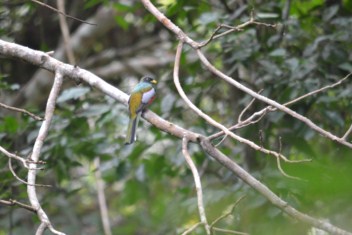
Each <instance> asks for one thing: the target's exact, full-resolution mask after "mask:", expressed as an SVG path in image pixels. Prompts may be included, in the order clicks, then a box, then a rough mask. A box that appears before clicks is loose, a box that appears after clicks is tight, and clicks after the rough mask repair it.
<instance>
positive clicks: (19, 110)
mask: <svg viewBox="0 0 352 235" xmlns="http://www.w3.org/2000/svg"><path fill="white" fill-rule="evenodd" d="M0 107H2V108H4V109H8V110H12V111H15V112H20V113H24V114H27V115H28V116H30V117H31V118H33V119H35V120H37V121H42V120H43V118H42V117H39V116H37V115H35V114H33V113H31V112H29V111H27V110H25V109H20V108H16V107H12V106H9V105H6V104H3V103H0Z"/></svg>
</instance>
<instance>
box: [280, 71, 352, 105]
mask: <svg viewBox="0 0 352 235" xmlns="http://www.w3.org/2000/svg"><path fill="white" fill-rule="evenodd" d="M351 75H352V73H349V74H347V75H346V76H345V77H344V78H342V79H340V80H339V81H337V82H335V83H334V84H331V85H327V86H324V87H322V88H319V89H317V90H315V91H311V92H309V93H307V94H305V95H302V96H300V97H298V98H296V99H294V100H291V101H289V102H287V103H284V104H283V105H285V106H289V105H291V104H293V103H296V102H298V101H300V100H302V99H305V98H307V97H308V96H312V95H315V94H317V93H320V92H322V91H325V90H327V89H331V88H334V87H336V86H338V85H340V84H341V83H343V82H344V81H345V80H346V79H347V78H349V77H350V76H351Z"/></svg>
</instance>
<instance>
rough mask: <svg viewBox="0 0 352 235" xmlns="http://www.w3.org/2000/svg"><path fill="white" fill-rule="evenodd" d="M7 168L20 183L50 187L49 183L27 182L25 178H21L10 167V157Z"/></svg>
mask: <svg viewBox="0 0 352 235" xmlns="http://www.w3.org/2000/svg"><path fill="white" fill-rule="evenodd" d="M9 169H10V171H11V173H12V175H13V176H14V177H15V178H16V179H17V180H18V181H20V182H21V183H24V184H26V185H31V186H37V187H49V188H50V187H51V185H47V184H29V183H28V182H26V181H25V180H23V179H21V178H20V177H19V176H18V175H17V174H16V172H15V171H14V170H13V168H12V162H11V158H9ZM37 170H38V168H37Z"/></svg>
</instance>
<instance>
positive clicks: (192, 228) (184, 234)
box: [181, 222, 203, 235]
mask: <svg viewBox="0 0 352 235" xmlns="http://www.w3.org/2000/svg"><path fill="white" fill-rule="evenodd" d="M201 224H203V223H202V222H199V223H196V224H194V225H193V226H192V227H190V228H189V229H187V230H186V231H184V232H183V233H182V234H181V235H187V234H189V233H191V232H193V230H195V229H196V228H197V227H198V226H199V225H201Z"/></svg>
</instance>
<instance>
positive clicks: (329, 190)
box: [0, 0, 352, 234]
mask: <svg viewBox="0 0 352 235" xmlns="http://www.w3.org/2000/svg"><path fill="white" fill-rule="evenodd" d="M47 3H48V4H52V5H53V6H55V1H47ZM155 4H156V5H157V6H158V8H159V9H161V10H162V11H163V12H164V13H165V15H166V16H168V17H169V18H170V19H172V21H173V22H175V23H176V24H177V25H178V26H180V28H182V29H183V30H184V31H185V32H186V33H187V34H188V35H190V36H191V37H192V38H193V39H195V40H198V41H203V40H206V39H207V38H209V37H210V35H211V34H212V32H213V30H215V28H216V26H217V25H218V24H219V23H223V24H228V25H237V24H240V23H243V22H245V21H246V20H248V19H249V17H250V14H251V12H254V15H255V17H256V19H257V20H258V21H261V22H266V23H272V24H278V27H277V28H276V29H272V28H268V27H263V26H251V27H248V28H246V29H245V30H244V31H241V32H235V33H232V34H229V35H227V36H224V37H221V38H219V39H216V40H214V41H213V42H212V43H210V44H209V45H208V46H207V47H206V48H205V49H204V51H205V53H206V54H207V56H208V57H209V58H211V60H212V62H213V63H215V64H216V66H217V67H218V68H221V69H222V70H223V71H224V72H225V73H226V74H228V75H231V76H232V77H233V78H235V79H236V80H239V81H241V83H242V84H244V85H246V86H248V87H250V88H251V89H253V90H256V91H259V90H261V89H263V91H262V94H263V95H265V96H268V97H270V98H272V99H274V100H277V101H278V102H280V103H284V102H287V101H289V100H291V99H294V98H295V97H298V96H300V95H303V94H305V93H307V92H309V91H312V90H315V89H317V88H320V87H323V86H325V85H328V84H332V83H334V82H336V81H337V80H339V79H341V78H343V77H344V76H345V75H346V74H347V73H349V72H352V53H351V51H352V41H351V38H352V30H351V24H352V16H351V13H352V10H351V9H352V1H350V0H345V1H329V0H326V1H323V0H312V1H292V2H291V3H290V5H289V8H287V6H288V5H287V2H286V1H283V0H282V1H264V0H263V1H261V0H252V1H235V2H231V3H230V2H229V1H195V0H190V1H184V0H180V1H174V0H159V1H156V2H155ZM66 5H67V7H66V8H67V9H70V10H68V13H69V14H71V15H74V16H75V17H78V18H82V19H87V18H89V17H90V16H92V15H93V14H94V13H95V12H96V11H97V9H99V7H101V6H103V5H105V6H107V7H112V8H114V9H115V10H116V12H117V14H116V16H115V26H114V27H113V28H112V29H111V30H109V32H108V33H107V34H106V35H105V36H104V37H103V38H101V39H100V40H96V41H95V42H94V43H93V46H92V47H90V48H86V51H85V52H84V54H83V55H84V56H81V58H77V61H78V62H77V64H78V65H79V66H80V67H82V68H85V69H88V70H91V71H93V72H94V71H99V68H101V67H103V66H104V65H106V64H108V63H109V62H110V61H111V60H114V61H125V60H126V61H127V60H129V59H131V58H137V59H138V58H140V56H144V55H153V56H155V57H156V58H157V59H158V61H162V60H163V59H165V58H169V57H171V58H172V57H173V54H174V53H175V46H176V38H175V37H174V35H172V34H171V33H170V32H169V31H167V30H166V29H165V28H163V26H162V25H160V23H158V22H157V21H156V19H155V18H154V17H153V16H151V15H150V14H149V13H148V12H147V11H146V10H145V9H144V8H143V6H142V5H141V3H139V2H137V1H112V2H111V1H101V0H87V1H72V2H71V1H67V3H66ZM287 9H288V14H287V15H285V13H284V12H285V10H287ZM0 16H1V18H0V25H1V27H0V36H1V38H2V39H5V40H10V41H14V42H16V43H19V44H22V45H25V46H28V47H30V48H34V49H39V50H44V51H50V50H55V48H56V47H57V46H58V45H59V43H60V40H61V33H60V28H59V24H58V17H57V15H56V14H55V13H53V12H51V11H50V10H48V9H46V8H43V7H41V6H38V5H36V4H34V3H30V2H26V3H24V2H23V1H3V4H1V6H0ZM80 24H81V23H80V22H77V21H72V20H70V21H69V27H70V30H71V31H72V32H74V31H75V30H76V29H77V28H78V27H79V25H80ZM98 27H99V26H98ZM150 41H151V42H152V43H150ZM143 43H145V44H148V43H150V44H148V45H150V46H146V47H143V46H141V47H140V48H138V49H134V50H131V52H129V53H126V52H124V50H125V51H127V50H128V49H131V48H132V49H133V48H136V45H143ZM109 50H110V51H115V52H116V51H117V52H119V53H120V54H119V53H117V54H115V56H113V57H110V58H109V57H107V56H106V55H107V54H106V53H105V52H107V51H109ZM122 52H124V53H122ZM104 53H105V54H104ZM98 56H101V57H98ZM97 58H98V59H97ZM89 61H94V63H89ZM181 62H182V64H181V75H182V76H181V77H182V81H181V83H182V85H183V88H184V89H185V91H186V92H187V94H188V95H189V97H190V98H191V100H192V101H194V103H195V104H196V105H197V106H198V107H200V108H201V109H202V110H204V111H205V112H206V113H208V114H209V115H211V116H212V117H213V118H214V119H216V120H217V121H219V122H221V123H223V124H225V125H227V126H230V125H231V124H234V123H235V120H237V117H238V115H239V113H240V112H241V110H243V108H244V107H245V106H246V105H247V104H248V103H249V101H250V100H251V97H249V96H248V95H246V94H244V93H243V92H241V91H239V90H236V89H235V88H233V87H230V86H228V84H226V83H225V82H222V81H220V80H219V79H218V78H216V77H214V75H212V74H210V73H209V72H208V71H206V70H204V69H203V68H202V66H201V64H200V63H199V61H197V60H195V55H194V52H193V51H192V50H189V48H186V49H185V54H184V56H183V57H182V61H181ZM137 65H138V60H137ZM172 65H173V63H172V59H171V61H170V62H169V63H164V64H162V63H161V64H160V65H156V66H150V67H147V68H144V70H142V71H138V70H136V71H134V69H133V67H132V68H131V69H130V70H127V71H123V72H121V73H118V74H108V75H106V76H103V79H105V80H107V81H109V82H110V83H112V84H113V85H115V86H117V87H118V88H120V89H122V90H124V91H125V92H129V91H130V90H131V87H132V85H133V84H135V83H136V82H137V81H138V79H139V77H140V76H141V74H142V73H143V72H148V73H151V74H153V75H155V76H156V77H157V78H158V80H159V84H158V99H157V100H156V102H155V103H154V104H153V105H152V106H151V107H150V109H152V110H153V111H154V112H156V113H158V114H159V115H161V116H162V117H163V118H166V119H167V120H169V121H171V122H174V123H176V124H178V125H180V126H182V127H185V128H188V129H190V130H193V131H196V132H199V133H202V134H205V135H210V134H212V133H214V132H216V131H217V130H216V129H215V128H213V127H211V126H209V125H208V124H207V123H206V122H205V121H204V120H202V119H200V118H199V117H197V116H196V115H195V114H194V113H192V112H191V110H189V108H187V107H186V105H185V104H184V103H183V101H182V100H181V99H180V98H179V96H178V94H177V92H176V89H175V88H174V86H173V83H172V72H171V71H172ZM36 70H37V68H36V67H34V66H32V65H29V64H25V63H23V62H21V61H15V60H10V59H7V58H1V63H0V76H1V77H0V87H1V90H0V92H1V98H2V100H7V101H12V100H15V99H16V95H17V94H18V93H19V92H22V91H23V90H24V89H26V87H25V84H26V83H27V82H28V81H29V80H30V79H31V76H33V74H34V73H35V72H36ZM48 79H49V78H48ZM65 84H66V88H65V90H64V91H63V92H62V93H61V95H60V98H59V101H58V105H57V109H56V111H55V118H54V120H53V124H52V127H51V130H50V133H49V136H48V138H47V141H46V142H45V146H44V149H43V152H42V155H41V159H42V160H45V161H46V162H47V164H46V165H45V170H44V171H42V172H40V173H39V177H38V183H39V182H40V183H45V184H51V185H53V188H50V189H46V188H41V189H38V192H39V194H40V196H41V202H42V206H43V208H44V209H45V210H46V211H47V213H48V214H49V217H50V218H51V220H52V222H53V224H54V225H55V227H56V228H57V229H58V230H61V231H64V232H66V233H68V234H103V232H102V227H101V221H100V214H99V208H98V202H97V192H96V181H97V179H96V177H95V174H94V173H95V171H96V166H95V165H94V159H95V158H100V161H101V164H100V167H99V169H100V170H101V172H102V179H103V181H104V183H105V193H106V197H107V203H108V207H109V216H110V219H111V225H112V231H113V234H179V233H181V232H182V231H184V230H185V229H186V228H188V227H190V226H192V225H193V224H195V223H197V222H198V221H199V219H198V212H197V206H196V205H197V204H196V194H195V189H194V183H193V178H192V174H191V172H190V170H189V169H188V167H187V165H186V163H185V161H184V159H183V156H182V153H181V141H180V140H179V139H177V138H175V137H172V136H170V135H168V134H166V133H163V132H160V131H159V130H158V129H156V128H155V127H153V126H150V125H149V124H148V123H146V122H141V123H140V128H139V131H138V142H137V143H135V144H134V145H133V146H127V147H126V146H124V145H123V136H124V134H125V129H126V128H125V127H126V125H127V122H128V116H127V112H126V107H125V106H124V105H122V104H119V103H116V102H115V101H114V100H112V99H111V98H109V97H106V96H104V95H102V94H101V93H99V92H97V91H95V90H94V89H92V88H90V87H88V86H87V85H86V84H81V85H78V86H77V85H75V84H74V83H73V82H70V81H68V80H67V81H65ZM351 90H352V85H351V82H350V80H348V81H347V82H345V83H343V84H341V85H340V86H338V87H336V88H334V89H331V90H328V91H327V92H324V93H321V94H319V95H317V96H312V97H309V98H307V99H305V100H304V101H301V102H299V103H297V104H295V105H293V106H292V107H291V108H292V109H294V110H295V111H297V112H299V113H300V114H303V115H305V116H307V117H308V118H310V119H311V120H312V121H313V122H315V123H318V124H319V125H320V126H321V127H323V128H325V129H327V130H330V131H331V132H332V133H335V134H336V135H338V136H342V135H343V134H344V132H345V131H346V130H347V129H348V127H349V125H350V124H351V122H352V117H351V111H352V103H351V98H352V97H351V96H352V95H351V94H352V93H351V92H350V91H351ZM37 92H42V91H40V90H38V91H37ZM42 94H43V95H42V96H43V99H42V101H35V102H32V103H30V104H26V105H25V104H24V102H19V103H18V106H25V107H26V108H27V109H29V110H31V111H33V112H35V113H38V114H40V113H41V114H42V112H43V108H44V107H45V98H46V92H45V91H43V93H42ZM263 107H265V106H264V104H262V103H260V102H255V103H254V105H253V106H251V108H250V110H249V113H251V112H254V111H256V110H259V109H260V108H263ZM0 112H1V113H0V117H1V119H0V143H1V146H3V147H5V148H6V149H8V150H10V151H12V152H16V153H18V154H20V155H21V156H26V155H28V154H30V152H31V147H32V146H33V143H34V140H35V137H36V134H37V133H38V129H39V126H40V123H38V122H37V121H33V120H32V119H30V118H28V117H26V116H21V115H16V114H14V113H9V112H5V111H4V110H0ZM259 130H261V134H260V131H259ZM236 133H238V134H240V135H241V136H243V137H245V138H248V139H251V140H253V141H255V142H256V143H260V144H262V145H263V146H265V147H267V148H271V149H273V150H277V151H278V150H279V148H280V147H279V139H280V138H281V141H282V149H281V152H282V153H283V154H285V155H286V156H288V158H290V159H295V160H300V159H312V161H311V162H309V163H300V164H287V163H282V165H283V168H284V170H285V171H286V172H287V173H288V174H290V175H293V176H297V177H300V178H301V179H302V180H292V179H288V178H285V177H284V176H283V175H282V174H280V172H279V171H278V169H277V166H276V160H275V159H274V158H272V157H270V156H265V155H263V154H261V153H259V152H255V151H253V150H252V149H250V148H248V147H246V146H244V145H242V144H240V143H237V142H235V141H232V140H226V141H225V142H224V143H223V144H222V147H221V151H223V152H224V153H226V154H227V155H228V156H229V157H231V158H232V159H234V160H236V162H237V163H239V164H240V165H242V166H243V167H244V168H245V169H246V170H248V171H249V172H250V173H251V174H252V175H253V176H255V177H256V178H257V179H259V180H260V181H261V182H262V183H264V184H266V185H267V186H268V187H269V188H270V189H272V190H273V191H274V192H275V193H277V194H278V195H280V197H282V198H283V199H284V200H286V201H288V202H289V203H290V204H291V205H293V206H294V207H296V208H297V209H299V210H301V211H303V212H306V213H308V214H311V215H313V216H315V217H317V218H322V219H327V220H329V221H330V222H331V223H333V224H335V225H337V226H340V227H342V228H344V229H347V230H349V231H351V230H352V225H351V223H350V218H351V217H352V207H351V203H350V198H351V196H352V187H351V186H352V183H351V181H350V179H351V178H352V171H351V170H350V169H351V167H352V160H351V150H350V149H347V148H345V147H343V146H341V145H338V144H336V143H333V142H332V141H330V140H328V139H326V138H324V137H322V136H320V135H318V134H317V133H315V132H314V131H312V130H311V129H309V128H308V127H307V126H305V125H304V124H302V123H301V122H299V121H297V120H294V119H293V118H292V117H289V116H287V115H284V114H282V113H280V112H274V113H270V114H268V115H267V116H266V118H264V119H263V120H262V121H260V122H259V123H257V124H255V125H252V126H250V127H246V128H243V129H241V130H238V131H236ZM349 140H351V137H349ZM190 151H191V155H192V157H193V159H194V160H195V161H196V164H197V166H198V168H199V169H200V171H201V174H202V176H201V179H202V184H203V187H204V197H205V204H206V212H207V215H208V220H209V221H213V220H215V219H216V218H218V217H219V216H220V215H221V214H222V213H224V212H226V211H228V210H229V209H230V208H231V206H232V205H233V204H234V203H235V202H236V201H237V200H238V199H239V198H240V197H241V196H243V195H246V197H245V198H244V199H243V200H242V201H241V202H240V203H239V204H238V205H237V207H236V209H235V211H234V213H233V214H232V215H231V216H228V217H226V219H224V220H221V222H219V224H218V225H217V226H218V227H222V228H226V229H232V230H238V231H243V232H247V233H250V234H282V231H285V234H313V233H314V231H313V230H312V228H310V227H309V226H306V225H304V224H301V223H299V222H298V221H296V220H294V219H292V218H290V217H288V216H286V215H284V214H283V213H282V212H281V211H280V210H278V209H277V208H275V207H273V206H272V205H271V204H270V203H269V202H268V201H267V200H266V199H264V198H263V197H262V196H260V195H259V194H258V193H257V192H255V191H253V190H252V189H251V188H250V187H249V186H247V185H246V184H244V183H243V182H241V181H240V180H238V179H237V177H236V176H234V175H232V174H231V173H229V172H228V171H227V170H226V169H224V168H222V167H221V166H220V165H219V164H218V163H217V162H215V161H214V160H213V159H211V158H209V157H208V156H206V155H205V154H204V153H203V152H202V151H200V149H199V147H198V146H196V145H191V146H190ZM14 164H15V163H14ZM0 166H1V168H0V178H1V182H0V198H1V199H8V198H12V199H16V200H18V201H22V202H27V195H26V187H25V185H23V184H21V183H19V182H18V181H17V180H16V179H15V178H14V177H13V176H12V175H11V173H10V172H9V170H8V167H7V158H6V157H4V156H3V157H1V158H0ZM15 170H16V172H17V173H18V175H19V176H21V177H22V178H25V177H26V171H25V170H24V169H23V168H21V166H20V165H16V167H15ZM36 225H38V219H37V218H36V216H34V215H33V214H31V213H30V212H27V211H25V210H23V209H20V208H15V207H4V206H1V207H0V234H26V233H28V231H31V232H32V233H33V232H34V231H35V228H36ZM47 234H50V233H49V232H47ZM193 234H204V231H203V230H202V228H199V229H198V230H195V232H194V233H193ZM219 234H220V233H219Z"/></svg>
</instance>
